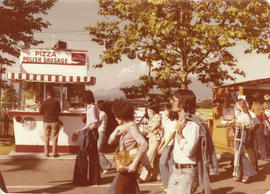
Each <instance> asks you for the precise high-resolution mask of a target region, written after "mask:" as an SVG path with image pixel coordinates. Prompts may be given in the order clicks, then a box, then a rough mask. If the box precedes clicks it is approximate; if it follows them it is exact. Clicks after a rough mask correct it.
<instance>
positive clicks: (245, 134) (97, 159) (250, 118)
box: [41, 89, 270, 194]
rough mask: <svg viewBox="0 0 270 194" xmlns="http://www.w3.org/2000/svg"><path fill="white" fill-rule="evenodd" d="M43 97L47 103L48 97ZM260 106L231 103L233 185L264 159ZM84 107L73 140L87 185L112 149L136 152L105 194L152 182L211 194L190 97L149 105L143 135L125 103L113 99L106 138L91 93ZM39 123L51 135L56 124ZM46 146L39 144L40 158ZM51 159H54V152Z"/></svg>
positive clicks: (264, 120) (206, 151)
mask: <svg viewBox="0 0 270 194" xmlns="http://www.w3.org/2000/svg"><path fill="white" fill-rule="evenodd" d="M48 95H49V99H50V93H48ZM264 100H265V101H264V102H263V103H260V102H257V101H253V103H252V105H251V106H250V105H249V103H248V102H247V100H246V99H245V98H244V96H242V97H241V96H239V98H238V99H237V101H236V102H235V106H234V118H235V119H234V120H235V125H234V136H235V142H234V148H235V155H234V165H233V167H234V170H233V178H234V180H235V181H241V182H244V183H248V182H249V181H250V178H251V177H252V176H254V175H256V174H257V173H258V159H261V160H268V159H269V156H270V155H269V146H270V138H269V136H270V95H268V94H267V95H265V96H264ZM49 102H50V103H48V100H47V101H45V102H44V103H43V105H42V106H41V112H42V113H44V112H46V108H45V107H47V109H48V107H51V108H50V109H48V110H49V112H50V111H54V110H52V109H55V108H57V107H58V104H57V103H56V102H55V101H52V100H50V101H49ZM85 102H86V104H87V107H86V109H87V113H86V115H87V117H86V125H85V127H83V128H81V129H78V130H76V132H75V134H76V135H78V134H79V133H81V132H85V134H87V138H88V142H89V145H88V153H87V155H88V160H87V161H88V165H89V174H88V176H89V177H88V180H89V181H88V182H87V183H88V185H97V184H100V180H101V173H103V174H106V173H108V172H109V171H110V170H112V168H113V165H112V163H111V162H110V161H109V160H108V159H107V158H106V156H105V155H104V146H105V145H106V144H108V145H112V144H118V150H119V151H124V150H131V149H134V148H138V152H137V154H136V157H135V159H134V160H133V161H132V163H131V164H130V165H128V166H126V170H125V171H119V172H117V173H116V176H115V178H114V180H113V182H112V184H111V186H110V188H109V190H108V194H125V193H134V194H138V193H140V189H139V186H138V183H143V182H148V181H156V180H161V183H162V190H163V191H165V192H167V193H170V194H174V193H185V194H186V193H194V192H195V191H196V190H197V188H198V187H200V189H201V190H202V192H203V193H211V188H210V182H209V175H217V174H218V173H219V172H218V163H217V160H216V152H215V148H214V145H213V142H212V137H211V135H210V133H209V130H208V127H207V124H206V123H205V122H204V121H203V120H202V119H201V118H199V117H198V116H196V115H195V111H196V96H195V95H194V93H193V92H192V91H191V90H186V89H179V90H177V91H176V92H174V94H173V96H171V97H170V103H168V104H167V105H166V106H165V107H161V106H160V104H159V103H158V102H155V101H153V102H151V103H150V104H148V105H147V115H148V124H147V126H146V131H147V133H146V135H145V134H142V133H141V131H140V130H139V124H138V123H136V121H135V117H134V114H135V112H134V107H133V106H132V105H131V104H130V102H129V101H128V100H127V99H124V98H120V99H116V100H114V101H113V103H112V107H111V111H112V113H113V115H114V117H115V119H116V121H117V122H118V126H117V127H116V128H115V129H114V131H113V132H112V133H111V134H110V136H109V137H107V134H108V133H106V127H107V115H106V112H105V108H104V101H102V100H100V101H97V102H95V99H94V95H93V93H92V92H91V91H87V92H86V95H85ZM56 105H57V106H56ZM161 108H163V110H161ZM48 110H47V111H48ZM57 111H58V112H59V110H58V109H57ZM54 113H55V111H54ZM56 118H57V116H56ZM44 119H45V120H44V130H47V128H48V125H52V126H51V127H50V128H52V129H54V122H56V120H57V119H56V120H54V119H55V118H50V119H49V120H48V117H47V118H46V116H44ZM52 119H53V120H52ZM57 129H58V128H57ZM52 131H53V130H52ZM53 133H54V132H53ZM49 136H50V134H49V133H48V134H47V137H49ZM52 137H55V136H54V135H52ZM55 138H56V140H57V137H55ZM46 142H47V141H46ZM46 142H45V143H46ZM56 144H57V143H55V145H54V146H56ZM47 146H48V145H47V144H45V149H44V150H45V155H46V156H48V149H47ZM54 146H53V147H54ZM53 156H54V157H57V156H58V153H57V149H56V148H54V149H53Z"/></svg>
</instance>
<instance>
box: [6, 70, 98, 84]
mask: <svg viewBox="0 0 270 194" xmlns="http://www.w3.org/2000/svg"><path fill="white" fill-rule="evenodd" d="M7 79H8V80H11V81H27V82H45V83H74V84H79V83H84V84H87V85H95V83H96V78H95V77H90V76H64V75H43V74H28V73H11V72H8V73H7Z"/></svg>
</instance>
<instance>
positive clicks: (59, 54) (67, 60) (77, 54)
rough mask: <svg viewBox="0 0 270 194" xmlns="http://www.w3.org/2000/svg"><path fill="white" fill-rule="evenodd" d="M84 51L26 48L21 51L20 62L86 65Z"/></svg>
mask: <svg viewBox="0 0 270 194" xmlns="http://www.w3.org/2000/svg"><path fill="white" fill-rule="evenodd" d="M86 56H87V52H86V51H72V50H68V51H58V50H41V49H36V50H35V49H28V50H23V51H22V52H21V57H20V58H21V64H49V65H86Z"/></svg>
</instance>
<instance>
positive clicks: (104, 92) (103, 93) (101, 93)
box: [94, 80, 139, 100]
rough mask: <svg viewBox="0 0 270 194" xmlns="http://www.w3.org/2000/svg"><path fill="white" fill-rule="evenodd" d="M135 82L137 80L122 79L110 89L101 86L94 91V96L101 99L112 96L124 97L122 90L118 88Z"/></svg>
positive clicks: (112, 97)
mask: <svg viewBox="0 0 270 194" xmlns="http://www.w3.org/2000/svg"><path fill="white" fill-rule="evenodd" d="M137 83H139V80H132V81H124V82H122V83H121V84H120V85H119V86H117V87H114V88H111V89H104V88H101V89H98V90H95V91H94V94H95V98H96V99H102V100H110V99H114V98H120V97H125V94H124V92H122V90H120V88H123V87H129V86H132V85H134V84H137Z"/></svg>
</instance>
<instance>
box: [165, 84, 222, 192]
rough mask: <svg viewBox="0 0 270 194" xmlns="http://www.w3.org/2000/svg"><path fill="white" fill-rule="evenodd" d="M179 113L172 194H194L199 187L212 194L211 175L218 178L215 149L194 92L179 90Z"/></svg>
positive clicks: (176, 103) (175, 109) (176, 105)
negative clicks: (198, 109) (196, 112)
mask: <svg viewBox="0 0 270 194" xmlns="http://www.w3.org/2000/svg"><path fill="white" fill-rule="evenodd" d="M171 109H172V111H173V112H175V113H177V117H176V118H177V119H176V120H177V124H176V127H175V130H174V131H173V132H172V133H171V135H170V138H169V139H168V141H167V142H169V141H170V140H171V139H172V138H174V148H173V160H174V166H173V171H172V174H171V176H170V180H169V184H168V194H174V193H181V194H182V193H183V194H192V193H194V192H195V191H196V189H197V187H198V185H200V188H201V189H202V193H207V194H210V193H211V189H210V184H209V174H208V169H209V170H210V174H218V164H217V160H216V154H215V149H214V146H213V142H212V139H211V136H210V133H209V131H208V129H207V126H206V125H205V122H204V121H203V120H202V119H200V118H198V117H197V116H195V115H194V114H195V110H196V96H195V95H194V93H193V92H192V91H191V90H186V89H180V90H177V91H176V92H175V93H174V94H173V97H172V100H171Z"/></svg>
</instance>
